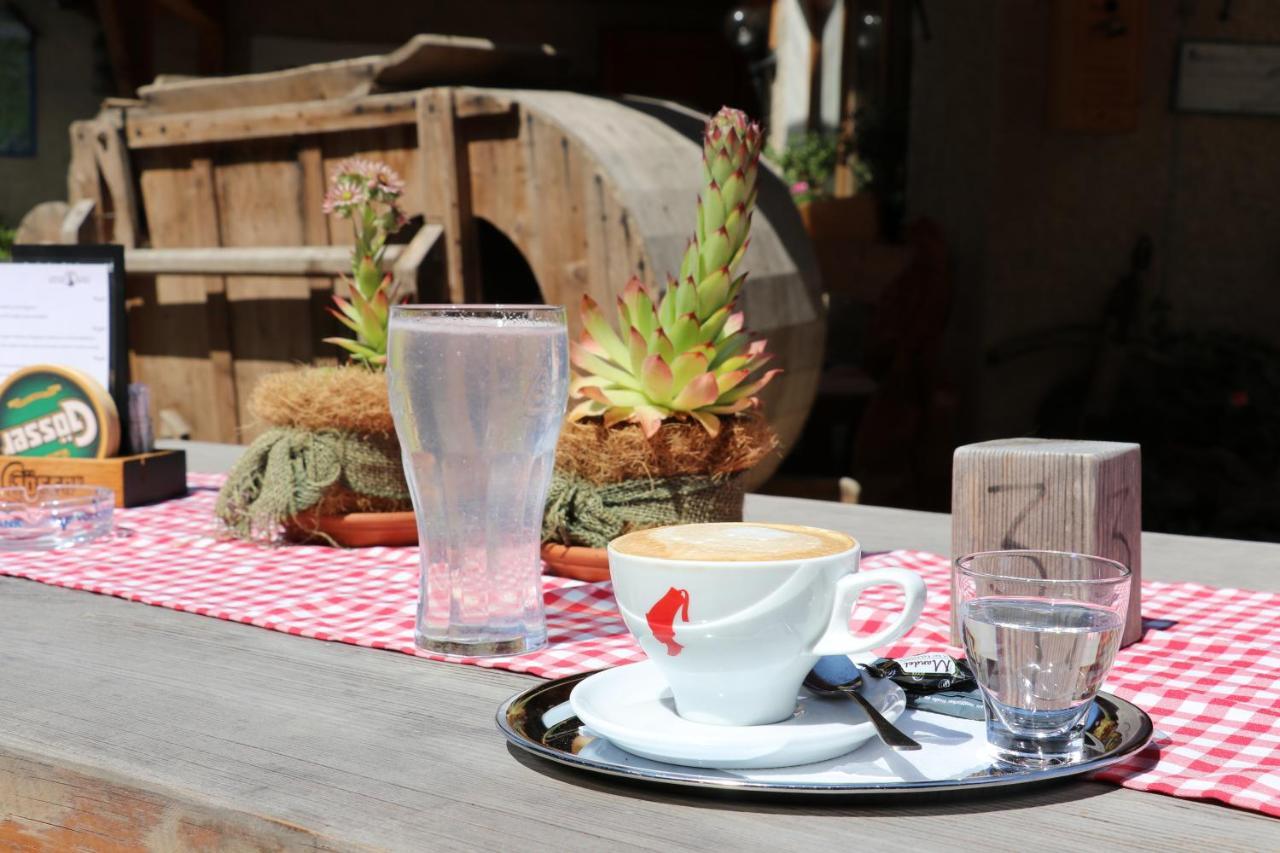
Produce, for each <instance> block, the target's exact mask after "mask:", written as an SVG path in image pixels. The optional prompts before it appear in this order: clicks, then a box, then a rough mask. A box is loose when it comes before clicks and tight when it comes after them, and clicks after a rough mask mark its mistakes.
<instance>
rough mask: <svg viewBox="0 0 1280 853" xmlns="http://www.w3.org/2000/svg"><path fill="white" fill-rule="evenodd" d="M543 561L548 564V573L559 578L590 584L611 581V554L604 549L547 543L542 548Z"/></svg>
mask: <svg viewBox="0 0 1280 853" xmlns="http://www.w3.org/2000/svg"><path fill="white" fill-rule="evenodd" d="M542 560H543V562H545V563H546V564H547V572H548V573H549V574H553V575H557V576H558V577H562V578H573V579H574V580H580V581H588V582H590V583H598V582H600V581H607V580H609V552H608V551H606V550H605V549H604V548H580V547H578V546H576V545H557V544H555V543H553V542H547V543H546V544H544V545H543V546H542Z"/></svg>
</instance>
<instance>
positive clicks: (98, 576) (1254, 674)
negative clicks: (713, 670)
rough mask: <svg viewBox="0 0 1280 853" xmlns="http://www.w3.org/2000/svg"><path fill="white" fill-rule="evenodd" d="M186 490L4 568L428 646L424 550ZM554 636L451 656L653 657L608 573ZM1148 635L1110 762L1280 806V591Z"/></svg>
mask: <svg viewBox="0 0 1280 853" xmlns="http://www.w3.org/2000/svg"><path fill="white" fill-rule="evenodd" d="M190 481H191V482H190V485H191V492H190V494H189V495H188V496H187V497H185V498H182V499H179V500H173V501H169V502H166V503H163V504H158V505H155V506H149V507H139V508H135V509H126V510H119V511H118V513H117V528H118V530H119V534H118V535H117V536H115V537H113V538H112V539H109V540H103V541H100V542H95V543H91V544H88V545H84V546H80V547H77V548H72V549H69V550H66V551H52V552H20V553H13V554H0V574H7V575H14V576H17V577H23V578H30V579H32V580H37V581H42V582H44V583H49V584H54V585H57V586H64V587H70V588H72V589H82V590H89V591H91V592H97V593H102V594H105V595H114V596H118V597H120V598H125V599H129V600H130V601H139V602H143V603H145V604H153V605H158V606H161V607H170V608H173V609H175V610H183V611H187V612H190V613H199V614H203V615H206V616H215V617H217V618H219V619H228V620H231V621H235V622H244V623H248V624H251V625H257V626H259V627H262V628H270V629H272V630H276V631H284V632H286V633H289V634H297V635H300V636H303V637H314V638H316V639H320V640H333V641H337V642H343V643H352V644H355V645H359V646H370V647H372V648H379V649H391V650H394V651H399V652H405V653H408V654H415V655H419V656H422V657H429V658H433V659H437V660H444V658H442V657H440V656H437V655H430V654H427V653H425V652H421V651H419V650H417V649H415V648H414V645H413V620H414V609H415V604H416V600H417V572H418V562H417V549H415V548H364V549H360V550H349V551H346V550H337V549H332V548H322V547H314V546H294V547H279V548H267V547H261V546H257V545H252V544H248V543H245V542H240V541H237V540H231V539H226V538H224V537H222V536H220V535H219V533H218V531H217V530H216V528H215V526H214V520H213V503H214V498H215V495H216V489H217V487H218V485H219V484H220V483H221V481H222V478H221V477H218V476H209V475H192V477H191V478H190ZM886 566H902V567H906V568H908V569H911V570H913V571H916V572H919V573H920V574H921V575H922V576H923V577H924V579H925V582H926V583H927V584H928V587H929V595H928V602H927V604H926V606H925V609H924V614H923V616H922V617H921V619H920V622H919V623H918V624H917V625H916V627H915V628H914V629H913V630H912V631H911V633H910V634H908V635H907V636H906V637H905V638H903V640H901V641H899V642H898V643H896V644H894V645H893V646H891V647H889V648H886V649H884V650H882V651H883V652H884V653H886V654H890V655H900V654H904V653H911V652H918V651H927V650H936V649H940V648H944V647H946V646H947V645H948V642H949V633H948V627H947V626H948V624H949V623H948V618H949V616H948V612H949V608H950V593H949V589H950V586H949V577H948V564H947V560H946V558H944V557H940V556H938V555H936V554H928V553H924V552H921V551H893V552H890V553H886V554H877V555H873V556H870V557H865V558H864V560H863V568H864V569H868V570H874V569H877V568H884V567H886ZM544 590H545V596H546V606H547V623H548V630H549V635H550V636H549V638H550V643H549V645H548V646H547V648H545V649H543V650H542V651H539V652H535V653H532V654H527V655H520V656H517V657H510V658H490V659H484V660H472V659H458V658H453V659H451V660H455V661H459V662H462V663H468V664H475V665H478V666H487V667H495V668H501V669H509V670H514V671H516V672H527V673H532V674H534V675H540V676H544V677H547V678H558V677H560V676H564V675H571V674H574V673H579V672H587V671H590V670H596V669H603V668H606V667H610V666H615V665H617V664H624V663H632V662H635V661H639V660H642V659H643V653H642V652H641V651H640V649H639V647H638V646H637V645H636V643H635V641H634V640H633V639H632V638H631V635H630V634H629V633H628V632H627V629H626V627H625V626H624V625H623V623H622V619H621V617H620V616H619V615H618V611H617V608H616V607H615V605H614V601H613V595H612V591H611V588H610V586H609V584H607V583H596V584H588V583H581V582H578V581H570V580H564V579H560V578H553V577H548V578H546V580H545V585H544ZM896 595H897V593H895V592H892V591H890V590H889V588H886V589H885V590H883V591H881V590H874V589H873V590H871V591H870V592H868V593H865V594H864V595H863V597H862V600H861V605H862V606H860V608H859V610H858V611H857V612H856V613H855V614H854V619H853V625H854V627H855V628H857V629H860V630H871V629H874V628H875V627H877V626H879V625H882V624H884V622H885V620H886V619H887V618H888V617H889V616H891V615H892V613H893V610H894V608H895V604H894V599H895V596H896ZM1142 613H1143V617H1144V619H1145V621H1146V624H1147V625H1148V626H1150V627H1149V628H1148V630H1147V633H1146V636H1145V637H1144V638H1143V640H1142V641H1141V642H1139V643H1137V644H1135V645H1133V646H1130V647H1129V648H1127V649H1123V650H1121V651H1120V653H1119V655H1118V656H1117V658H1116V663H1115V666H1114V668H1113V670H1112V673H1111V678H1110V679H1109V681H1108V682H1107V689H1108V690H1110V691H1112V692H1114V693H1116V694H1117V695H1119V696H1122V697H1123V698H1125V699H1128V700H1130V701H1132V702H1134V703H1135V704H1137V705H1138V706H1140V707H1142V708H1143V709H1145V710H1146V711H1147V712H1148V713H1150V714H1151V716H1152V718H1153V719H1154V720H1155V723H1156V726H1157V728H1158V729H1159V731H1160V732H1161V733H1162V735H1163V736H1162V737H1161V738H1160V739H1159V741H1158V743H1157V746H1156V747H1153V748H1152V749H1149V750H1148V751H1146V752H1144V753H1143V754H1142V755H1140V756H1138V757H1136V758H1134V759H1132V760H1130V761H1128V762H1126V763H1124V764H1120V765H1117V766H1114V767H1112V768H1108V769H1107V770H1104V771H1102V772H1100V773H1099V774H1097V778H1101V779H1105V780H1108V781H1113V782H1116V783H1118V784H1121V785H1124V786H1125V787H1128V788H1135V789H1137V790H1143V791H1157V792H1160V793H1164V794H1172V795H1174V796H1179V797H1192V798H1204V799H1215V800H1221V801H1223V802H1227V803H1230V804H1232V805H1234V806H1239V807H1241V808H1246V809H1253V810H1256V811H1260V812H1264V813H1266V814H1270V815H1277V816H1280V595H1278V594H1273V593H1262V592H1248V591H1244V590H1236V589H1215V588H1213V587H1207V586H1201V585H1199V584H1171V583H1156V582H1148V583H1145V584H1143V591H1142Z"/></svg>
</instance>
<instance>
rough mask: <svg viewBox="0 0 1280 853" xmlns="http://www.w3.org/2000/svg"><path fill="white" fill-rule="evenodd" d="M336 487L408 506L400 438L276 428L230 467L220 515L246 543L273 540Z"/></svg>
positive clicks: (218, 512)
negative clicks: (286, 524)
mask: <svg viewBox="0 0 1280 853" xmlns="http://www.w3.org/2000/svg"><path fill="white" fill-rule="evenodd" d="M335 485H344V486H346V487H347V488H349V489H351V491H353V492H356V493H357V494H361V495H368V496H370V497H375V498H386V499H390V500H397V501H403V502H405V503H406V504H407V503H408V501H409V486H408V484H406V483H405V479H404V470H403V468H402V467H401V461H400V447H399V445H398V444H397V443H396V440H395V437H394V436H376V435H365V434H360V433H351V432H341V431H338V430H321V431H314V432H313V431H310V430H303V429H295V428H292V427H273V428H272V429H270V430H268V431H267V432H264V433H263V434H262V435H260V436H258V438H257V440H255V441H254V442H253V444H251V445H249V447H248V449H247V450H245V452H244V455H243V456H241V457H240V459H239V460H237V461H236V464H235V465H234V466H233V467H232V468H231V472H230V473H229V474H228V475H227V481H226V483H224V484H223V486H222V491H220V492H219V493H218V504H217V509H216V512H217V515H218V518H219V519H220V520H221V521H222V523H223V524H225V525H226V526H227V529H228V530H230V531H231V532H232V533H234V534H235V535H236V536H239V537H240V538H242V539H252V538H268V539H273V538H275V537H276V536H278V535H279V531H280V525H281V523H283V522H284V521H285V520H286V519H288V518H290V517H292V516H294V515H297V514H298V513H300V512H304V511H306V510H308V509H310V508H311V507H313V506H315V505H316V504H318V503H319V502H320V500H321V499H322V498H323V497H324V496H325V494H326V492H328V491H329V489H330V488H332V487H333V486H335Z"/></svg>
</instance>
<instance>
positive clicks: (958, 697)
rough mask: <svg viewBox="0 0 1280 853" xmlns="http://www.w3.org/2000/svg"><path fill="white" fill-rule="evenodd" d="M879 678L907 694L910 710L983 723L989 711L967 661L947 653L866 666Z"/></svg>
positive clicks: (885, 661)
mask: <svg viewBox="0 0 1280 853" xmlns="http://www.w3.org/2000/svg"><path fill="white" fill-rule="evenodd" d="M864 666H865V667H866V669H867V671H868V672H869V673H870V674H872V675H874V676H876V677H877V678H888V679H890V680H892V681H893V682H894V683H895V684H897V685H898V686H899V687H901V688H902V689H903V691H904V692H905V693H906V694H907V707H909V708H915V709H917V710H920V711H932V712H933V713H935V714H944V715H946V716H948V717H962V718H964V719H968V720H981V719H983V718H984V717H985V715H986V712H985V709H984V707H983V704H982V694H981V692H980V691H979V690H978V683H977V681H975V680H974V678H973V671H972V670H970V669H969V664H968V662H967V661H963V660H958V659H956V658H953V657H951V656H950V655H948V654H945V653H944V652H926V653H925V654H920V655H912V656H911V657H906V658H901V659H899V660H893V659H891V658H880V659H879V660H877V661H875V662H874V663H869V664H864Z"/></svg>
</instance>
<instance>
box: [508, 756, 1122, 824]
mask: <svg viewBox="0 0 1280 853" xmlns="http://www.w3.org/2000/svg"><path fill="white" fill-rule="evenodd" d="M507 751H508V752H509V753H510V754H511V757H512V758H514V759H515V760H516V761H518V762H520V763H521V764H522V765H524V766H525V767H527V768H528V769H530V770H532V771H534V772H535V773H540V774H542V775H544V776H550V777H551V778H553V779H558V780H560V781H562V782H564V783H566V784H569V785H574V786H576V787H579V788H587V789H590V790H593V791H601V792H607V793H610V794H622V795H623V796H626V797H628V798H631V799H639V800H647V801H649V802H657V803H663V802H673V801H678V802H680V803H681V804H682V805H688V806H694V807H699V806H701V807H704V808H712V809H720V810H728V811H752V812H757V813H764V814H813V815H832V816H845V817H848V816H852V815H856V816H861V817H874V816H876V815H877V814H884V815H886V816H888V815H895V816H898V815H901V814H902V811H903V810H904V809H908V808H909V809H910V810H911V812H912V813H913V814H920V815H948V814H982V813H985V812H1004V811H1010V810H1014V809H1026V808H1035V807H1038V806H1044V805H1050V804H1054V803H1063V802H1073V801H1077V800H1084V799H1088V798H1090V797H1096V796H1099V795H1100V794H1105V793H1107V791H1108V790H1110V788H1109V787H1104V786H1103V785H1096V784H1081V781H1082V780H1081V779H1080V778H1078V777H1077V778H1069V779H1058V780H1050V781H1047V782H1038V783H1034V784H1028V785H1023V786H1019V787H1018V788H1017V789H1016V790H1015V789H1012V788H1006V787H1002V788H988V789H986V790H975V791H938V792H936V793H933V792H925V793H919V794H912V795H910V796H909V797H907V796H904V795H902V794H857V795H853V796H844V795H838V794H794V795H792V794H789V795H785V796H780V795H778V794H772V793H767V792H754V791H723V790H715V789H707V790H699V789H697V788H687V787H679V788H676V787H673V786H671V785H665V784H661V783H653V782H643V781H637V780H632V779H626V780H623V779H619V778H614V777H610V778H608V779H604V778H603V777H601V776H598V775H596V774H593V773H590V772H587V771H580V770H575V769H573V768H570V767H565V766H563V765H560V764H556V763H555V762H552V761H547V760H545V759H542V758H538V757H536V756H533V755H530V754H529V753H527V752H525V751H524V750H522V749H519V748H517V747H515V746H513V745H511V744H508V745H507Z"/></svg>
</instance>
